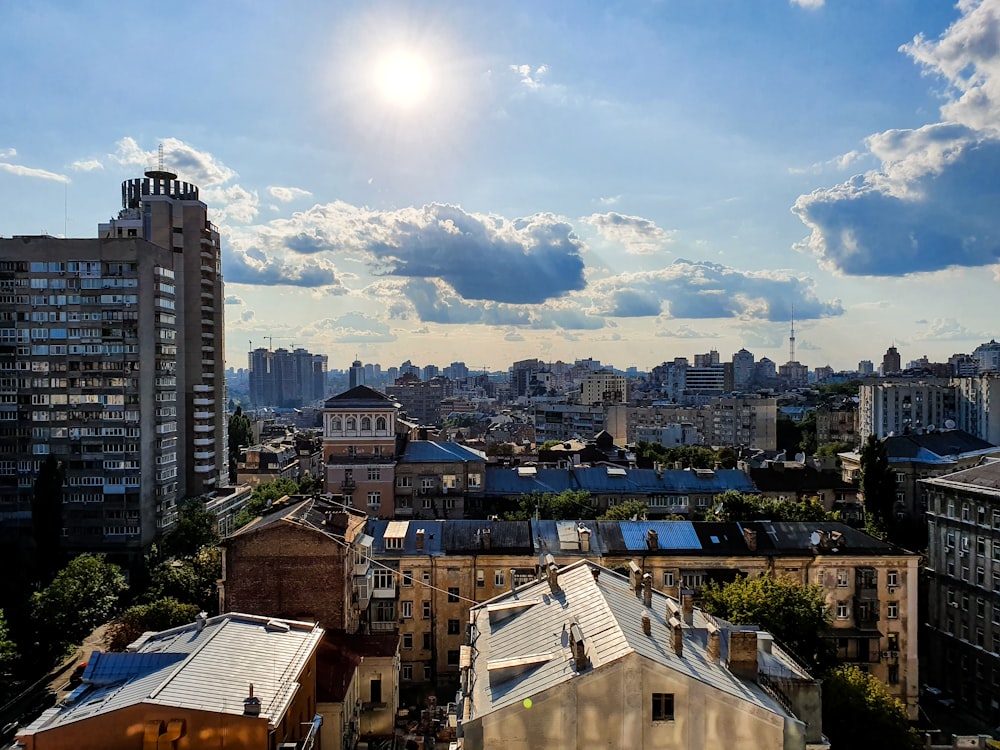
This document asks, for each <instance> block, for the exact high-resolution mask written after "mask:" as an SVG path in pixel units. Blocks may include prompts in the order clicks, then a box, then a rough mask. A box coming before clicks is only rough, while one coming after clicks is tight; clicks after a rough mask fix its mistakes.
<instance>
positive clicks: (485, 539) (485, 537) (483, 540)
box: [479, 529, 493, 549]
mask: <svg viewBox="0 0 1000 750" xmlns="http://www.w3.org/2000/svg"><path fill="white" fill-rule="evenodd" d="M490 535H491V530H490V529H483V530H482V534H481V535H480V537H479V542H480V544H482V546H483V549H490V544H491V543H492V541H493V540H492V539H491V538H490Z"/></svg>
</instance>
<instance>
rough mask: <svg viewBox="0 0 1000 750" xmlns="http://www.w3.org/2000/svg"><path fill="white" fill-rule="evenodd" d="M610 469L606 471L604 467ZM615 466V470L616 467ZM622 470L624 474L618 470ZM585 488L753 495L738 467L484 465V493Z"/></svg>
mask: <svg viewBox="0 0 1000 750" xmlns="http://www.w3.org/2000/svg"><path fill="white" fill-rule="evenodd" d="M522 468H523V467H522ZM609 468H611V469H612V471H611V472H609V471H608V469H609ZM616 469H617V470H616ZM622 471H624V476H622V475H621V472H622ZM565 490H585V491H587V492H590V493H591V494H594V495H607V494H623V495H627V494H632V495H660V494H674V495H687V494H699V493H709V494H713V495H715V494H719V493H721V492H725V491H726V490H736V491H737V492H747V493H753V494H757V492H758V490H757V488H756V487H755V486H754V484H753V481H752V480H751V479H750V477H749V476H748V475H747V474H746V473H745V472H742V471H740V470H739V469H715V470H710V469H705V470H700V469H699V470H691V469H671V470H669V471H654V470H653V469H624V470H623V469H619V468H618V467H608V466H586V467H575V468H572V469H542V468H538V469H536V470H535V475H534V476H519V475H518V471H517V468H514V469H506V468H493V467H489V466H488V467H487V468H486V494H487V495H499V496H510V495H519V494H529V495H530V494H531V493H532V492H555V493H559V492H563V491H565Z"/></svg>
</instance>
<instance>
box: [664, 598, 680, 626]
mask: <svg viewBox="0 0 1000 750" xmlns="http://www.w3.org/2000/svg"><path fill="white" fill-rule="evenodd" d="M671 617H673V618H675V619H677V620H678V621H680V619H681V608H680V607H678V606H677V602H676V601H674V600H673V599H671V598H670V597H667V618H666V619H668V620H669V619H670V618H671Z"/></svg>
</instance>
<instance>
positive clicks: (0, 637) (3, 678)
mask: <svg viewBox="0 0 1000 750" xmlns="http://www.w3.org/2000/svg"><path fill="white" fill-rule="evenodd" d="M16 661H17V644H16V643H14V641H13V640H11V638H10V635H9V633H8V631H7V618H6V617H4V614H3V610H2V609H0V703H2V702H3V701H4V699H6V698H9V697H10V692H11V691H10V690H9V688H10V687H11V683H12V682H13V678H12V676H11V670H12V669H13V667H14V662H16Z"/></svg>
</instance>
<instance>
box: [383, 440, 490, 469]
mask: <svg viewBox="0 0 1000 750" xmlns="http://www.w3.org/2000/svg"><path fill="white" fill-rule="evenodd" d="M485 460H486V454H485V453H480V452H479V451H477V450H473V449H472V448H466V447H465V446H464V445H460V444H459V443H438V442H435V441H433V440H411V441H410V442H408V443H407V444H406V450H405V451H404V453H403V456H402V458H400V459H399V462H400V463H411V464H412V463H446V462H448V461H462V462H465V463H468V462H471V461H485Z"/></svg>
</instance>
